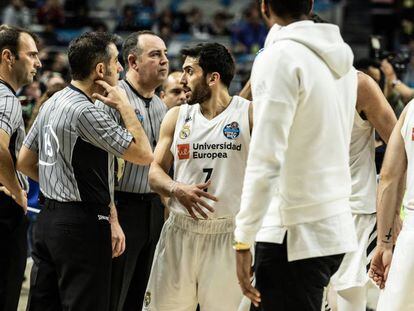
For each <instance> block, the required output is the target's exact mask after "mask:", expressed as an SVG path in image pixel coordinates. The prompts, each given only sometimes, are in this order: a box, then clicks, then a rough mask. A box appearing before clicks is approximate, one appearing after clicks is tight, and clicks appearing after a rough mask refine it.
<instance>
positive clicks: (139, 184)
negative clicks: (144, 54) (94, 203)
mask: <svg viewBox="0 0 414 311" xmlns="http://www.w3.org/2000/svg"><path fill="white" fill-rule="evenodd" d="M119 86H120V87H122V88H123V89H124V90H125V91H126V93H127V96H128V99H129V102H130V103H131V105H132V106H133V107H134V109H135V113H136V115H137V118H138V120H140V121H141V124H142V127H143V128H144V131H145V133H146V134H147V137H148V140H149V142H150V144H151V145H152V148H153V149H154V148H155V145H156V143H157V141H158V137H159V135H160V125H161V122H162V120H163V118H164V116H165V114H166V113H167V106H166V105H165V104H164V102H163V101H162V100H161V99H160V98H159V97H158V96H157V95H154V96H153V97H152V98H144V97H142V96H141V95H140V94H139V93H138V92H137V91H136V90H135V89H134V88H133V86H132V85H131V84H130V83H129V82H128V81H125V80H122V81H119ZM97 105H98V106H99V107H101V108H102V109H104V110H106V111H107V112H108V113H109V114H110V115H111V116H112V117H113V118H114V120H115V121H116V122H118V124H122V119H121V116H120V114H119V112H118V111H117V110H116V109H113V108H110V107H108V106H106V105H105V104H103V103H100V102H97ZM148 172H149V165H147V166H142V165H135V164H132V163H130V162H125V169H124V174H123V176H122V178H121V179H120V181H119V185H118V186H116V187H115V190H117V191H122V192H132V193H149V192H150V187H149V184H148Z"/></svg>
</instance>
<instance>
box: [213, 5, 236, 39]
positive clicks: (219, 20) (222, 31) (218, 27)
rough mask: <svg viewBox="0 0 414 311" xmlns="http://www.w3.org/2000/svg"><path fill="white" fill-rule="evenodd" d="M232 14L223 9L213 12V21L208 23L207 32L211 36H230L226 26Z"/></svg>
mask: <svg viewBox="0 0 414 311" xmlns="http://www.w3.org/2000/svg"><path fill="white" fill-rule="evenodd" d="M232 17H233V16H232V15H230V14H227V13H226V12H224V11H219V12H216V13H215V14H214V17H213V22H212V23H211V25H208V32H209V34H210V35H213V36H230V35H231V30H230V28H229V27H228V21H229V19H230V18H232Z"/></svg>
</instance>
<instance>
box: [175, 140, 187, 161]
mask: <svg viewBox="0 0 414 311" xmlns="http://www.w3.org/2000/svg"><path fill="white" fill-rule="evenodd" d="M177 151H178V159H179V160H187V159H189V158H190V144H179V145H177Z"/></svg>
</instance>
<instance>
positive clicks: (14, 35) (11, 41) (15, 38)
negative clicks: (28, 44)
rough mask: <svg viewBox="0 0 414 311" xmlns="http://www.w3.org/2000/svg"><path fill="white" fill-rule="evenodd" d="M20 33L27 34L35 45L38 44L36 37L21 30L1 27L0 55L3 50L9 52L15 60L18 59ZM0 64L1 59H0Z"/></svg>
mask: <svg viewBox="0 0 414 311" xmlns="http://www.w3.org/2000/svg"><path fill="white" fill-rule="evenodd" d="M22 33H27V34H28V35H29V36H31V37H32V38H33V40H34V41H35V43H36V44H38V43H39V39H38V37H37V36H36V35H35V34H34V33H32V32H30V31H28V30H26V29H23V28H19V27H14V26H9V25H1V26H0V55H1V53H3V51H4V50H5V49H8V50H10V52H11V53H12V54H13V55H14V57H15V58H16V59H19V38H20V35H21V34H22ZM0 62H1V58H0Z"/></svg>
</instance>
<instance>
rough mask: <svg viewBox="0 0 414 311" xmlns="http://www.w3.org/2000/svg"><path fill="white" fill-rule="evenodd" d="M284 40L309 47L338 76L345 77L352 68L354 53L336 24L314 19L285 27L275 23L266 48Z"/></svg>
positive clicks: (267, 39) (268, 36)
mask: <svg viewBox="0 0 414 311" xmlns="http://www.w3.org/2000/svg"><path fill="white" fill-rule="evenodd" d="M283 40H291V41H296V42H298V43H301V44H303V45H305V46H306V47H308V48H309V49H310V50H312V51H313V52H314V53H315V54H317V55H318V56H319V57H320V58H321V59H322V60H323V61H324V62H325V63H326V64H327V66H328V67H329V68H330V70H331V71H332V72H334V73H335V75H336V76H338V77H343V76H344V75H346V74H347V73H348V71H349V70H350V69H351V68H352V65H353V61H354V54H353V53H352V50H351V48H350V47H349V45H348V44H346V43H345V42H344V40H343V39H342V36H341V33H340V30H339V27H338V26H336V25H333V24H319V23H314V22H313V21H300V22H295V23H292V24H289V25H287V26H285V27H281V26H279V25H277V24H275V25H273V27H272V28H271V29H270V31H269V34H268V35H267V38H266V42H265V48H267V47H268V46H270V45H273V44H277V42H279V41H283Z"/></svg>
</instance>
